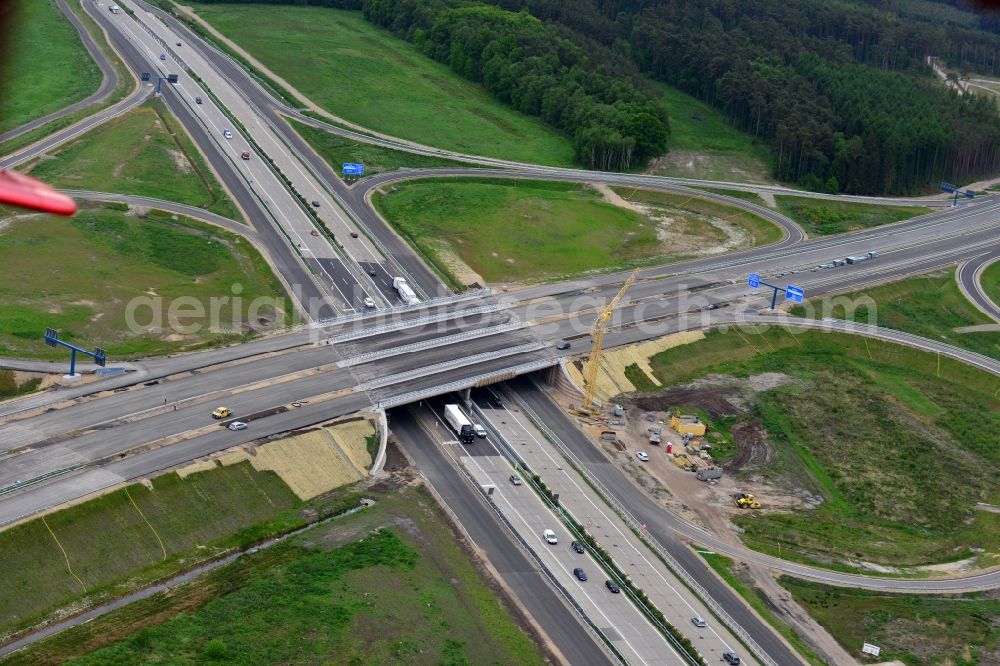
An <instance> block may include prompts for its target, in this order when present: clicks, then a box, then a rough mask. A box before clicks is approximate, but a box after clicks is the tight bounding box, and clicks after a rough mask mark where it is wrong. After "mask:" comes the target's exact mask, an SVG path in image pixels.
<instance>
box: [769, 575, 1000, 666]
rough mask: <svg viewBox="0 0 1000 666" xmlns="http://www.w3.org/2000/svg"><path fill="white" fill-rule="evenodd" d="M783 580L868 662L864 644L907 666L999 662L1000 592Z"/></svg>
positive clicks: (839, 638) (848, 647)
mask: <svg viewBox="0 0 1000 666" xmlns="http://www.w3.org/2000/svg"><path fill="white" fill-rule="evenodd" d="M778 582H780V583H781V584H782V585H783V586H784V587H785V588H786V589H787V590H788V591H789V592H791V593H792V596H793V597H794V599H795V601H797V602H798V603H799V604H801V605H802V606H803V607H805V608H806V609H808V611H809V613H810V615H812V616H813V617H814V618H816V620H817V621H818V622H819V623H820V624H822V625H823V626H824V627H825V628H826V630H827V631H829V632H830V634H831V635H832V636H833V637H834V638H835V639H837V642H839V643H840V644H841V645H842V646H843V647H844V648H845V649H846V650H847V651H848V652H850V653H851V654H853V655H854V657H856V658H857V659H859V660H862V663H864V661H863V660H864V658H865V657H864V655H862V653H861V646H862V644H863V643H872V644H874V645H878V646H879V647H880V648H882V654H881V655H880V657H879V659H878V661H882V662H888V661H892V660H898V661H902V662H903V663H904V664H907V666H922V665H923V664H956V665H958V666H965V665H968V666H971V665H973V664H987V663H993V660H994V657H995V656H996V654H997V650H998V649H1000V600H998V599H997V598H996V595H990V594H963V595H933V596H920V595H916V594H885V593H879V592H870V591H867V590H852V589H846V588H842V587H830V586H827V585H822V584H820V583H813V582H809V581H803V580H797V579H793V578H787V577H782V578H780V579H778Z"/></svg>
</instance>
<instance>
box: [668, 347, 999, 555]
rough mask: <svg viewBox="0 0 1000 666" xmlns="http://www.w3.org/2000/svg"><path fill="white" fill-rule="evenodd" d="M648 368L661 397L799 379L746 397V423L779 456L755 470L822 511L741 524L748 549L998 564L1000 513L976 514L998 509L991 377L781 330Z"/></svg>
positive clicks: (908, 354)
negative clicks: (773, 377) (711, 385)
mask: <svg viewBox="0 0 1000 666" xmlns="http://www.w3.org/2000/svg"><path fill="white" fill-rule="evenodd" d="M651 366H652V368H653V370H654V375H655V377H656V379H658V380H659V381H660V382H661V383H662V384H663V385H665V386H670V385H674V384H677V383H679V382H683V381H687V380H690V379H693V378H697V377H702V376H704V375H706V374H710V373H711V374H726V375H734V376H737V377H747V376H750V375H759V374H761V373H782V374H784V375H787V376H788V377H790V378H791V380H792V381H791V382H790V383H786V384H785V385H783V386H779V387H777V388H772V389H769V390H763V391H758V392H754V393H753V394H751V395H749V396H747V399H748V400H749V401H750V402H749V405H750V407H749V409H748V411H746V412H744V413H743V414H741V415H740V417H739V418H740V419H744V420H745V419H750V420H753V421H754V422H756V424H757V425H758V426H760V427H762V428H764V429H765V430H766V431H767V433H768V440H769V442H770V444H771V446H773V447H774V449H775V453H774V456H773V458H772V460H771V461H770V462H769V463H768V464H767V465H766V466H764V467H763V468H757V469H754V470H753V473H754V474H760V475H762V476H763V477H764V478H765V479H769V480H770V481H772V482H774V483H776V484H778V485H782V486H784V487H787V488H789V489H790V490H795V489H800V490H802V491H804V492H807V493H809V494H819V495H821V496H822V497H823V499H824V502H823V503H822V504H820V505H819V506H818V508H816V509H812V510H801V511H797V512H786V513H777V512H776V513H771V512H767V511H764V512H760V513H757V512H755V513H751V514H744V515H741V516H739V517H737V518H736V519H735V522H736V523H737V524H738V525H739V526H740V527H741V528H742V529H743V530H744V533H743V534H742V535H741V538H742V539H743V540H744V542H745V543H746V544H747V545H749V546H750V547H752V548H755V549H757V550H761V551H764V552H767V553H772V554H775V555H780V556H781V557H784V558H791V559H796V560H802V561H807V562H812V563H818V564H820V565H826V566H831V567H834V568H853V567H855V566H856V564H857V562H858V561H859V560H860V561H866V562H873V563H877V564H880V565H887V566H907V565H920V564H929V563H937V562H944V561H954V560H960V559H965V558H975V559H976V563H978V564H980V565H992V564H995V563H996V558H997V557H1000V551H998V549H997V544H998V543H1000V515H998V514H995V513H989V512H985V511H977V510H976V509H975V505H976V503H977V502H980V501H987V502H991V501H992V502H995V501H997V499H998V498H1000V487H998V486H997V478H1000V396H998V389H1000V382H998V381H997V379H996V378H995V377H993V376H992V375H989V374H987V373H984V372H981V371H978V370H975V369H973V368H971V367H969V366H966V365H963V364H961V363H958V362H954V361H951V360H949V359H947V358H938V357H937V356H936V355H934V354H928V353H922V352H918V351H915V350H912V349H909V348H904V347H901V346H896V345H891V344H888V343H883V342H878V341H874V340H872V341H868V340H865V339H864V338H861V337H855V336H845V335H838V334H822V333H803V334H799V335H793V334H791V333H789V332H787V331H782V330H781V329H772V330H770V331H766V332H765V331H761V332H759V333H756V332H752V331H740V332H729V333H725V334H723V333H718V332H713V333H710V334H709V335H708V337H707V338H706V339H705V340H703V341H700V342H697V343H693V344H689V345H683V346H680V347H675V348H673V349H669V350H667V351H665V352H663V353H661V354H657V355H656V356H654V357H653V358H652V359H651ZM980 549H982V550H980Z"/></svg>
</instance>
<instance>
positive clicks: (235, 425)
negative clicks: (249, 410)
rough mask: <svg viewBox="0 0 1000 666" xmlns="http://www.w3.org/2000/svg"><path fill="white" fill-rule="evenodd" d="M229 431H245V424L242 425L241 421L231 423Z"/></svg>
mask: <svg viewBox="0 0 1000 666" xmlns="http://www.w3.org/2000/svg"><path fill="white" fill-rule="evenodd" d="M229 429H230V430H246V429H247V424H246V423H244V422H243V421H233V422H232V423H230V424H229Z"/></svg>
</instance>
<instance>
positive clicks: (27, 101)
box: [0, 0, 101, 133]
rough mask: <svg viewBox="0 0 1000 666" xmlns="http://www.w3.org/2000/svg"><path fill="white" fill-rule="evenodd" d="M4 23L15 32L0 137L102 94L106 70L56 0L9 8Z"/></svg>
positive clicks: (1, 78) (28, 0)
mask: <svg viewBox="0 0 1000 666" xmlns="http://www.w3.org/2000/svg"><path fill="white" fill-rule="evenodd" d="M0 22H2V23H3V24H4V25H6V26H9V27H10V29H9V30H7V31H6V32H5V33H4V34H5V37H6V43H5V44H4V45H3V47H4V57H3V60H2V64H0V93H2V94H0V133H2V132H5V131H7V130H11V129H14V128H15V127H19V126H21V125H23V124H24V123H27V122H29V121H31V120H34V119H35V118H40V117H42V116H44V115H47V114H49V113H52V112H53V111H58V110H59V109H61V108H63V107H65V106H67V105H69V104H72V103H73V102H77V101H79V100H81V99H83V98H84V97H86V96H87V95H89V94H91V93H93V92H94V91H95V90H97V88H98V86H99V85H100V83H101V71H100V70H99V69H98V67H97V65H96V64H95V63H94V61H93V60H91V58H90V55H89V54H88V53H87V50H86V49H85V48H84V47H83V44H82V43H81V42H80V38H79V36H78V35H77V33H76V30H75V29H74V28H73V26H72V25H71V24H70V23H69V21H67V20H66V18H65V17H64V16H63V15H62V12H60V11H59V9H58V8H57V7H56V3H55V2H54V1H53V0H14V1H13V2H9V3H4V5H3V6H2V7H0ZM15 92H16V94H15Z"/></svg>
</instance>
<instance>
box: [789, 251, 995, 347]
mask: <svg viewBox="0 0 1000 666" xmlns="http://www.w3.org/2000/svg"><path fill="white" fill-rule="evenodd" d="M992 269H993V271H994V275H995V276H996V277H994V278H992V279H996V280H997V281H998V283H1000V264H996V265H994V266H993V267H992ZM985 277H986V276H985V274H984V279H985ZM984 284H986V283H985V282H984ZM791 312H792V314H795V315H797V316H800V317H803V316H804V317H812V318H816V319H820V318H824V317H832V318H835V319H849V320H852V321H859V322H862V323H869V322H871V323H877V324H878V325H879V326H887V327H889V328H894V329H896V330H898V331H906V332H908V333H915V334H916V335H920V336H923V337H925V338H930V339H931V340H939V341H941V342H947V343H948V344H951V345H955V346H956V347H962V348H964V349H968V350H969V351H974V352H977V353H979V354H983V355H985V356H990V357H992V358H996V359H1000V333H995V332H993V333H991V332H978V333H977V332H972V333H963V332H960V329H962V328H964V327H966V326H976V325H979V324H993V323H996V322H994V321H993V320H992V319H990V318H989V317H987V316H986V315H985V314H983V313H982V312H980V311H979V310H978V309H977V308H976V307H975V306H974V305H972V303H970V302H969V301H968V300H967V299H966V298H965V296H964V295H963V294H962V292H961V290H960V289H959V288H958V285H957V284H956V282H955V270H954V269H948V270H944V271H937V272H934V273H928V274H925V275H919V276H916V277H912V278H907V279H905V280H899V281H898V282H891V283H889V284H884V285H881V286H878V287H871V288H869V289H865V290H863V291H854V292H850V293H847V294H843V295H841V296H836V297H834V298H832V299H825V300H820V301H808V302H806V303H804V304H803V305H797V306H795V307H794V308H793V309H792V310H791Z"/></svg>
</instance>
